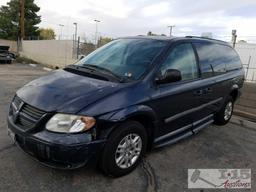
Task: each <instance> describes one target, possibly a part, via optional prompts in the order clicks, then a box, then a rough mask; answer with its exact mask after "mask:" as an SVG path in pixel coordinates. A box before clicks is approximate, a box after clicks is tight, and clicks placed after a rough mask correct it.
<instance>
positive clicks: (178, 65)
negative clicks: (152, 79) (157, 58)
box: [160, 43, 198, 80]
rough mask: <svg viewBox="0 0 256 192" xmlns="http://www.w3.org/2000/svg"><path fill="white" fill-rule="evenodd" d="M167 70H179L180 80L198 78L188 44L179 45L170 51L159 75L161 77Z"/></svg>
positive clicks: (192, 53)
mask: <svg viewBox="0 0 256 192" xmlns="http://www.w3.org/2000/svg"><path fill="white" fill-rule="evenodd" d="M168 69H177V70H179V71H180V72H181V77H182V80H191V79H195V78H197V77H198V68H197V63H196V58H195V54H194V50H193V47H192V45H191V44H190V43H184V44H180V45H177V46H176V47H174V49H172V51H171V52H170V54H169V55H168V57H167V58H166V60H165V61H164V63H163V64H162V66H161V68H160V72H161V75H162V76H163V75H164V74H165V72H166V70H168Z"/></svg>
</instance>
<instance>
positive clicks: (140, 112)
mask: <svg viewBox="0 0 256 192" xmlns="http://www.w3.org/2000/svg"><path fill="white" fill-rule="evenodd" d="M105 117H106V116H105ZM108 121H110V122H115V124H116V126H113V128H112V129H111V131H110V132H109V133H108V136H109V135H111V133H112V132H113V131H114V130H115V129H117V128H118V127H119V125H120V123H123V122H126V121H137V122H139V123H140V124H142V125H143V126H144V128H145V129H146V132H147V135H148V146H147V147H148V149H150V148H151V147H152V144H153V140H154V136H155V133H156V131H157V127H158V126H157V124H158V123H157V122H158V118H157V115H156V113H155V112H154V111H153V109H152V108H150V107H149V106H146V105H137V106H132V107H128V108H125V109H122V110H119V111H117V112H115V113H114V114H111V116H110V115H108Z"/></svg>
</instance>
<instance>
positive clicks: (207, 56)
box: [194, 43, 241, 77]
mask: <svg viewBox="0 0 256 192" xmlns="http://www.w3.org/2000/svg"><path fill="white" fill-rule="evenodd" d="M194 44H195V47H196V50H197V53H198V56H199V64H200V67H201V72H202V77H211V76H213V75H219V74H223V73H225V72H226V70H232V69H236V68H240V67H241V62H240V58H239V56H238V55H237V53H236V52H235V51H234V50H233V49H232V48H231V47H229V46H225V45H219V44H212V43H194Z"/></svg>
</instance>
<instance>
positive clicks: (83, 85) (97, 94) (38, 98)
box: [17, 70, 124, 113]
mask: <svg viewBox="0 0 256 192" xmlns="http://www.w3.org/2000/svg"><path fill="white" fill-rule="evenodd" d="M122 87H124V85H123V84H121V83H113V82H109V81H102V80H98V79H93V78H89V77H85V76H81V75H77V74H73V73H70V72H67V71H64V70H58V71H54V72H52V73H50V74H48V75H46V76H43V77H41V78H38V79H36V80H34V81H31V82H30V83H28V84H27V85H25V86H24V87H22V88H21V89H19V90H18V91H17V96H18V97H20V98H21V99H22V100H23V101H24V102H26V103H28V104H29V105H32V106H34V107H36V108H38V109H41V110H44V111H46V112H62V113H77V112H79V111H80V110H81V109H83V108H85V107H86V106H88V105H89V104H92V103H94V102H96V101H98V100H100V99H102V98H104V97H106V96H107V95H109V94H111V93H113V92H116V91H118V90H119V89H121V88H122Z"/></svg>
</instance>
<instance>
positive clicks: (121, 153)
mask: <svg viewBox="0 0 256 192" xmlns="http://www.w3.org/2000/svg"><path fill="white" fill-rule="evenodd" d="M146 146H147V133H146V131H145V128H144V127H143V126H142V125H141V124H140V123H138V122H136V121H128V122H125V123H124V124H122V125H121V126H119V127H117V128H116V130H115V131H114V132H113V133H112V134H111V136H110V137H109V138H108V142H107V143H106V146H105V148H104V151H103V155H102V159H101V168H102V170H103V171H104V173H106V174H107V175H111V176H114V177H119V176H122V175H125V174H128V173H129V172H131V171H132V170H134V169H135V168H136V166H137V165H138V163H139V161H140V160H141V158H142V156H143V155H144V154H145V151H146Z"/></svg>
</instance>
